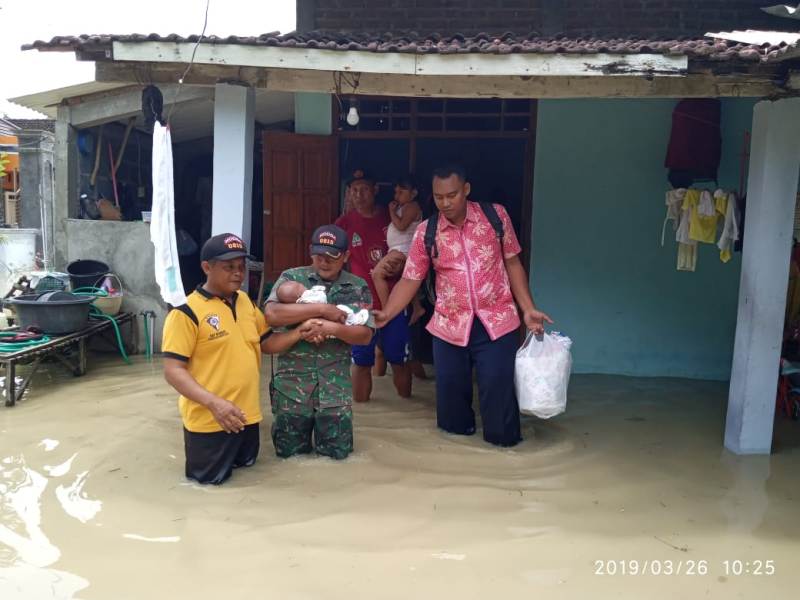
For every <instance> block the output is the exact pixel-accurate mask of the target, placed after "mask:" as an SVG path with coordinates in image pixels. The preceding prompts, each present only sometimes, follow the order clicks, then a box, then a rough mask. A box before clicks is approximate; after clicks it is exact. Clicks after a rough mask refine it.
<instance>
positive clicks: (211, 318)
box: [206, 314, 220, 331]
mask: <svg viewBox="0 0 800 600" xmlns="http://www.w3.org/2000/svg"><path fill="white" fill-rule="evenodd" d="M206 323H208V324H209V325H211V327H213V329H214V331H219V324H220V319H219V315H217V314H213V315H208V316H207V317H206Z"/></svg>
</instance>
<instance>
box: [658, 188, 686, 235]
mask: <svg viewBox="0 0 800 600" xmlns="http://www.w3.org/2000/svg"><path fill="white" fill-rule="evenodd" d="M685 196H686V188H678V189H675V190H669V191H668V192H667V194H666V199H665V202H664V203H665V204H666V205H667V214H666V216H665V217H664V224H663V225H662V226H661V245H662V246H663V245H664V238H665V237H666V232H667V222H669V221H672V230H673V231H677V230H678V224H679V223H680V221H681V206H683V199H684V197H685Z"/></svg>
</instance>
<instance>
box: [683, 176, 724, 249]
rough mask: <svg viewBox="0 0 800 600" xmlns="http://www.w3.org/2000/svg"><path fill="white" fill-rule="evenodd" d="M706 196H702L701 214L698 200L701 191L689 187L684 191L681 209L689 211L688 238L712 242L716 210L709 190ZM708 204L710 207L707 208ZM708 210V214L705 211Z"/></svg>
mask: <svg viewBox="0 0 800 600" xmlns="http://www.w3.org/2000/svg"><path fill="white" fill-rule="evenodd" d="M705 193H706V194H708V197H707V198H703V209H702V212H703V214H701V209H700V203H701V202H700V201H701V195H702V194H703V192H701V191H700V190H695V189H690V190H689V191H687V192H686V197H685V198H684V200H683V207H682V208H683V209H684V210H688V211H689V239H691V240H694V241H697V242H704V243H707V244H713V243H714V242H715V241H716V237H717V217H718V215H717V212H716V210H715V209H714V201H713V199H712V198H711V194H710V193H709V192H705ZM709 204H710V209H709V208H708V206H709ZM708 212H710V213H711V214H710V215H708V214H706V213H708Z"/></svg>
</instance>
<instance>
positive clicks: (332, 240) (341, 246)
mask: <svg viewBox="0 0 800 600" xmlns="http://www.w3.org/2000/svg"><path fill="white" fill-rule="evenodd" d="M347 245H348V241H347V232H345V230H344V229H342V228H341V227H337V226H336V225H323V226H322V227H317V228H316V229H315V230H314V235H312V236H311V254H312V255H314V254H324V255H325V256H330V257H331V258H339V257H341V256H342V254H344V253H345V252H346V251H347Z"/></svg>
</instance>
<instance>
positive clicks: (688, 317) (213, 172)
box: [17, 0, 800, 453]
mask: <svg viewBox="0 0 800 600" xmlns="http://www.w3.org/2000/svg"><path fill="white" fill-rule="evenodd" d="M297 7H298V18H297V24H298V31H297V32H293V33H290V34H286V35H279V34H277V33H272V34H264V35H262V36H259V37H229V38H214V37H209V38H202V39H201V38H199V36H189V37H186V38H184V37H180V36H156V35H151V36H146V35H116V36H91V35H87V36H78V37H63V38H54V39H53V40H51V41H48V42H35V43H33V44H32V45H31V48H32V49H37V50H40V51H71V52H75V54H76V57H77V58H78V59H79V60H90V61H94V62H95V65H96V77H95V79H96V81H95V82H94V83H92V84H87V86H85V87H81V88H79V89H72V90H62V91H58V90H55V91H51V92H48V93H43V94H39V95H31V96H28V97H25V98H20V99H17V101H18V102H20V103H22V104H25V105H26V106H29V107H32V108H37V109H39V110H47V111H50V112H51V114H53V115H54V116H56V117H57V119H58V120H57V125H56V149H55V161H56V201H55V203H54V206H53V212H54V218H53V228H54V229H53V239H54V245H55V256H56V264H57V265H58V264H59V262H60V263H61V264H64V263H66V262H68V261H69V260H73V259H76V258H89V257H90V256H89V255H88V254H89V253H91V254H92V255H93V256H94V257H100V258H102V257H105V258H106V259H107V260H106V262H109V263H110V264H112V266H114V267H115V268H116V269H117V270H118V271H121V272H122V273H121V274H122V275H123V277H124V278H125V279H126V280H129V281H131V282H133V286H134V290H133V291H134V293H133V294H132V299H133V300H134V301H135V302H138V303H139V304H138V305H137V306H136V308H138V307H139V306H141V307H142V308H147V309H156V310H159V311H160V312H161V314H163V311H164V307H163V306H162V305H161V304H160V302H159V300H158V294H157V290H156V289H155V282H154V279H153V278H152V277H150V276H149V273H150V271H148V269H149V270H152V264H153V263H152V251H151V249H150V245H149V242H148V229H147V226H146V224H144V223H142V222H140V221H138V222H137V221H122V222H113V223H112V222H104V221H93V220H87V219H81V218H79V217H80V216H81V203H80V196H81V195H82V194H86V193H90V192H92V191H94V192H95V193H99V194H101V195H109V194H110V193H111V192H110V191H109V189H108V187H107V184H108V182H107V181H105V180H104V179H103V175H102V173H103V172H104V168H103V161H104V160H105V158H104V157H103V156H101V157H100V159H99V161H100V169H99V171H100V173H101V174H100V176H99V178H96V179H95V182H94V184H93V185H90V183H91V181H90V179H91V173H92V171H93V167H94V162H96V161H93V157H94V156H96V155H95V154H92V152H86V149H85V148H84V149H83V150H82V149H81V144H80V139H81V136H84V138H86V137H89V136H91V137H92V139H94V140H95V141H97V140H98V138H99V137H100V127H101V126H102V127H103V132H104V133H103V135H104V136H105V138H106V140H109V139H110V140H111V145H112V148H119V147H120V146H121V143H122V138H123V136H124V132H125V129H126V127H127V123H129V122H130V120H131V119H133V123H134V125H133V128H134V129H133V130H134V134H133V139H135V140H136V148H137V153H138V154H136V155H135V156H136V157H137V158H136V159H134V158H133V156H134V155H133V154H131V150H130V149H128V150H127V151H126V152H125V157H126V158H125V160H127V161H130V162H129V164H128V168H127V170H123V171H121V172H120V176H121V185H124V186H128V187H130V189H131V192H130V193H131V194H133V191H132V190H134V189H135V190H136V193H135V194H134V195H135V196H136V198H135V201H133V206H139V205H145V204H146V201H147V194H148V193H149V192H148V190H147V185H146V184H145V185H144V187H145V191H144V194H143V195H142V196H140V195H139V194H140V192H139V190H140V188H141V187H142V184H141V182H142V181H146V180H147V174H148V172H149V168H148V166H147V157H148V156H149V142H148V138H147V135H146V134H147V129H146V127H145V125H144V123H143V122H142V121H141V116H140V115H141V94H142V89H143V88H144V87H145V86H146V85H154V86H156V87H158V88H159V89H160V91H161V93H162V95H163V99H164V104H165V109H164V115H165V117H167V118H169V119H170V123H171V129H172V131H173V138H174V140H175V159H176V211H177V212H178V224H179V227H181V226H183V227H184V228H185V229H186V231H187V233H189V234H190V236H191V237H193V238H195V239H196V240H197V241H199V242H202V239H204V236H207V235H208V234H210V233H217V232H222V231H234V232H236V233H239V234H241V235H242V236H243V237H244V238H245V239H247V240H249V241H250V242H251V245H252V246H253V247H254V248H255V249H257V251H259V252H260V256H261V257H262V258H263V262H264V266H263V269H264V272H265V274H266V276H267V279H269V277H271V276H274V275H275V274H276V273H277V272H279V271H280V270H282V269H283V268H285V267H287V266H294V265H296V264H298V262H302V261H304V260H305V257H304V248H305V240H306V239H307V234H308V232H309V231H311V230H312V229H313V228H314V227H315V226H316V225H319V224H321V223H324V222H326V221H329V220H332V219H333V218H334V217H335V216H336V214H338V212H339V211H340V209H341V182H342V180H343V179H344V178H346V177H347V176H348V175H349V174H350V173H351V172H352V170H353V169H356V168H367V169H369V170H371V171H372V172H373V173H374V174H376V176H377V178H378V180H379V183H381V184H385V185H384V186H383V188H382V189H384V190H388V189H389V188H390V184H391V181H392V177H394V176H397V175H398V174H400V173H401V172H403V171H407V170H411V171H414V172H416V173H417V174H418V176H419V177H420V179H421V180H422V181H423V182H424V181H425V180H426V177H427V176H428V175H429V173H430V171H431V170H432V169H433V168H434V167H435V166H436V164H437V163H438V162H441V161H443V160H457V161H459V162H462V163H463V164H465V166H466V167H467V170H468V172H469V173H470V177H471V179H473V182H474V184H475V185H474V188H475V192H474V196H475V198H476V199H481V200H483V199H487V200H492V201H499V202H502V203H504V204H506V206H507V208H508V209H509V213H510V214H511V215H512V218H513V220H514V225H515V228H516V229H517V233H518V234H519V237H520V238H521V240H522V242H523V246H524V248H525V256H526V261H527V264H528V265H529V270H530V274H531V280H532V286H533V290H534V292H535V294H536V299H537V303H538V304H539V305H540V306H542V307H543V308H544V309H545V310H547V311H548V312H549V313H550V314H551V315H552V316H553V317H554V318H555V319H556V320H557V324H558V327H559V328H560V329H561V330H562V331H564V332H565V333H567V334H568V335H570V336H571V337H572V338H573V339H574V340H575V345H574V357H575V368H576V371H578V372H593V373H598V372H599V373H616V374H625V375H631V376H639V377H659V376H668V377H686V378H695V379H717V380H728V379H729V380H730V382H731V385H730V398H729V410H728V417H727V424H726V432H725V445H726V447H728V448H729V449H731V450H732V451H734V452H740V453H763V452H769V449H770V445H771V436H772V421H773V416H774V407H775V398H774V396H775V382H776V379H777V374H778V364H779V357H780V347H781V332H782V329H783V324H784V323H783V320H784V319H783V315H784V307H785V297H786V289H787V274H788V264H789V252H790V249H791V243H792V236H793V222H794V212H795V203H796V198H797V180H798V172H800V148H798V147H797V146H798V145H797V144H796V142H795V140H796V139H798V135H797V134H798V133H800V100H798V99H797V98H796V97H795V96H796V94H797V92H796V89H797V85H798V80H797V78H796V74H795V70H796V69H798V67H799V65H800V51H799V49H798V47H797V41H798V39H800V34H795V33H794V32H796V31H797V30H798V29H800V27H798V25H799V23H798V22H797V21H794V20H792V19H788V18H783V17H780V16H776V15H775V14H770V13H769V12H767V11H765V10H762V3H760V2H747V1H743V0H737V1H731V2H690V1H684V2H652V1H649V0H639V1H631V2H620V1H611V0H607V1H602V0H597V1H596V2H589V3H585V2H584V3H578V2H572V1H566V2H555V1H548V0H541V1H534V0H531V1H520V2H510V1H509V2H501V1H499V0H497V1H485V2H480V3H479V2H475V1H473V0H463V1H461V2H457V1H445V0H442V1H437V2H413V1H406V2H403V1H400V0H394V1H386V2H366V1H363V0H313V1H303V0H299V1H298V3H297ZM772 12H776V10H773V11H772ZM777 12H780V11H777ZM745 30H757V31H750V32H747V31H745ZM384 31H389V32H390V33H381V32H384ZM706 34H713V35H706ZM192 57H194V58H193V59H192ZM190 63H191V68H190V69H189V70H188V72H187V66H188V65H189V64H190ZM184 73H185V77H184V78H183V83H182V84H179V83H178V79H179V78H180V77H181V76H182V75H183V74H184ZM686 98H708V99H717V100H719V107H720V120H719V131H720V134H721V140H722V141H721V151H720V153H721V158H720V160H719V167H718V170H717V173H716V179H715V180H714V181H713V182H712V181H708V182H705V183H703V185H704V186H706V187H711V188H717V187H719V188H722V189H725V190H731V191H735V192H737V193H739V194H740V195H745V194H746V196H747V237H746V243H745V244H744V247H743V252H742V253H735V254H734V257H733V259H732V260H731V261H729V262H722V261H721V260H720V256H719V250H718V249H717V248H716V247H715V246H714V245H711V244H709V245H704V246H701V247H700V248H699V250H698V253H697V268H696V269H695V271H694V272H685V271H678V270H677V269H676V245H675V243H674V241H673V239H672V238H670V239H668V240H667V243H665V244H664V245H662V244H661V235H662V225H663V221H664V212H665V205H664V198H665V193H666V192H667V191H668V190H669V189H670V184H669V183H668V180H667V169H666V168H665V166H664V157H665V154H666V150H667V144H668V142H669V139H670V133H671V125H672V117H673V112H674V109H675V106H676V103H677V102H678V101H679V100H681V99H686ZM351 108H354V109H355V112H356V113H357V114H358V116H359V118H358V122H357V123H356V124H351V123H348V121H347V119H346V117H347V115H348V114H349V113H350V112H351ZM142 157H144V159H143V158H142ZM117 183H120V182H117ZM115 185H116V184H115ZM383 193H388V191H384V192H383ZM182 223H183V225H181V224H182ZM667 237H668V238H669V236H667ZM117 265H118V266H117ZM190 268H191V267H190V265H187V269H190Z"/></svg>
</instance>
